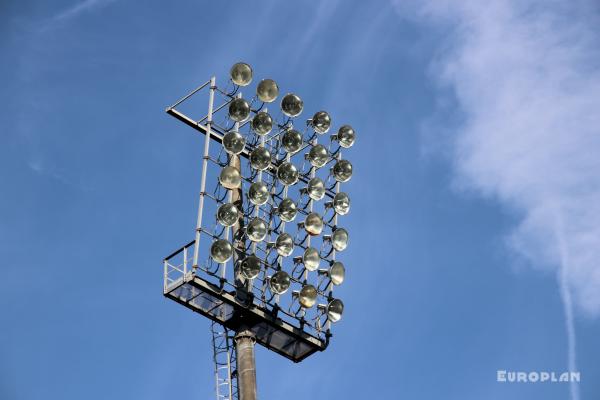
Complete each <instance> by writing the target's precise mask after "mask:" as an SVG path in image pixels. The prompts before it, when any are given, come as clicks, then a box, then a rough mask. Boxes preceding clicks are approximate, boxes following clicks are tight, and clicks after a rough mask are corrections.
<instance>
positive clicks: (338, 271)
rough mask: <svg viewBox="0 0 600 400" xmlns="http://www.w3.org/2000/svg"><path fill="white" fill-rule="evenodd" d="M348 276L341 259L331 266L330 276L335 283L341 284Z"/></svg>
mask: <svg viewBox="0 0 600 400" xmlns="http://www.w3.org/2000/svg"><path fill="white" fill-rule="evenodd" d="M345 277H346V269H345V268H344V264H342V263H341V262H340V261H336V262H334V263H333V265H332V266H331V268H329V278H330V279H331V282H332V283H333V284H334V285H340V284H341V283H342V282H344V278H345Z"/></svg>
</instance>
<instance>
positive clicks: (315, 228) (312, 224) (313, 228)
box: [304, 212, 323, 236]
mask: <svg viewBox="0 0 600 400" xmlns="http://www.w3.org/2000/svg"><path fill="white" fill-rule="evenodd" d="M304 229H305V230H306V232H308V234H309V235H312V236H317V235H320V234H321V231H322V230H323V219H322V218H321V216H320V215H319V214H317V213H315V212H311V213H309V214H308V215H307V216H306V219H305V220H304Z"/></svg>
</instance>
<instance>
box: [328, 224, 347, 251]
mask: <svg viewBox="0 0 600 400" xmlns="http://www.w3.org/2000/svg"><path fill="white" fill-rule="evenodd" d="M331 245H332V246H333V248H334V249H336V250H337V251H342V250H344V249H345V248H346V246H348V231H347V230H345V229H344V228H337V229H336V230H335V231H333V235H331Z"/></svg>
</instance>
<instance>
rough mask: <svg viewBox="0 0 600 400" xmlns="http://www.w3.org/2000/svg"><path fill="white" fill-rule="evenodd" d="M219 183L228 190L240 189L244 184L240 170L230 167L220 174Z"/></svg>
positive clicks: (226, 167) (224, 168)
mask: <svg viewBox="0 0 600 400" xmlns="http://www.w3.org/2000/svg"><path fill="white" fill-rule="evenodd" d="M219 183H220V184H221V185H222V186H223V187H225V188H226V189H237V188H239V187H240V186H241V184H242V176H241V175H240V170H239V169H237V168H235V167H232V166H230V165H227V166H225V167H223V169H222V170H221V173H220V174H219Z"/></svg>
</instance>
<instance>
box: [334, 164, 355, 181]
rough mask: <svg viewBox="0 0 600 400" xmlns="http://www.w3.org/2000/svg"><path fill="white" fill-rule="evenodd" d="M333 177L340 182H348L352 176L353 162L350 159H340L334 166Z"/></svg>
mask: <svg viewBox="0 0 600 400" xmlns="http://www.w3.org/2000/svg"><path fill="white" fill-rule="evenodd" d="M333 177H334V178H335V180H336V181H338V182H348V181H349V180H350V178H351V177H352V164H350V161H348V160H339V161H338V162H336V163H335V165H334V166H333Z"/></svg>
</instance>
